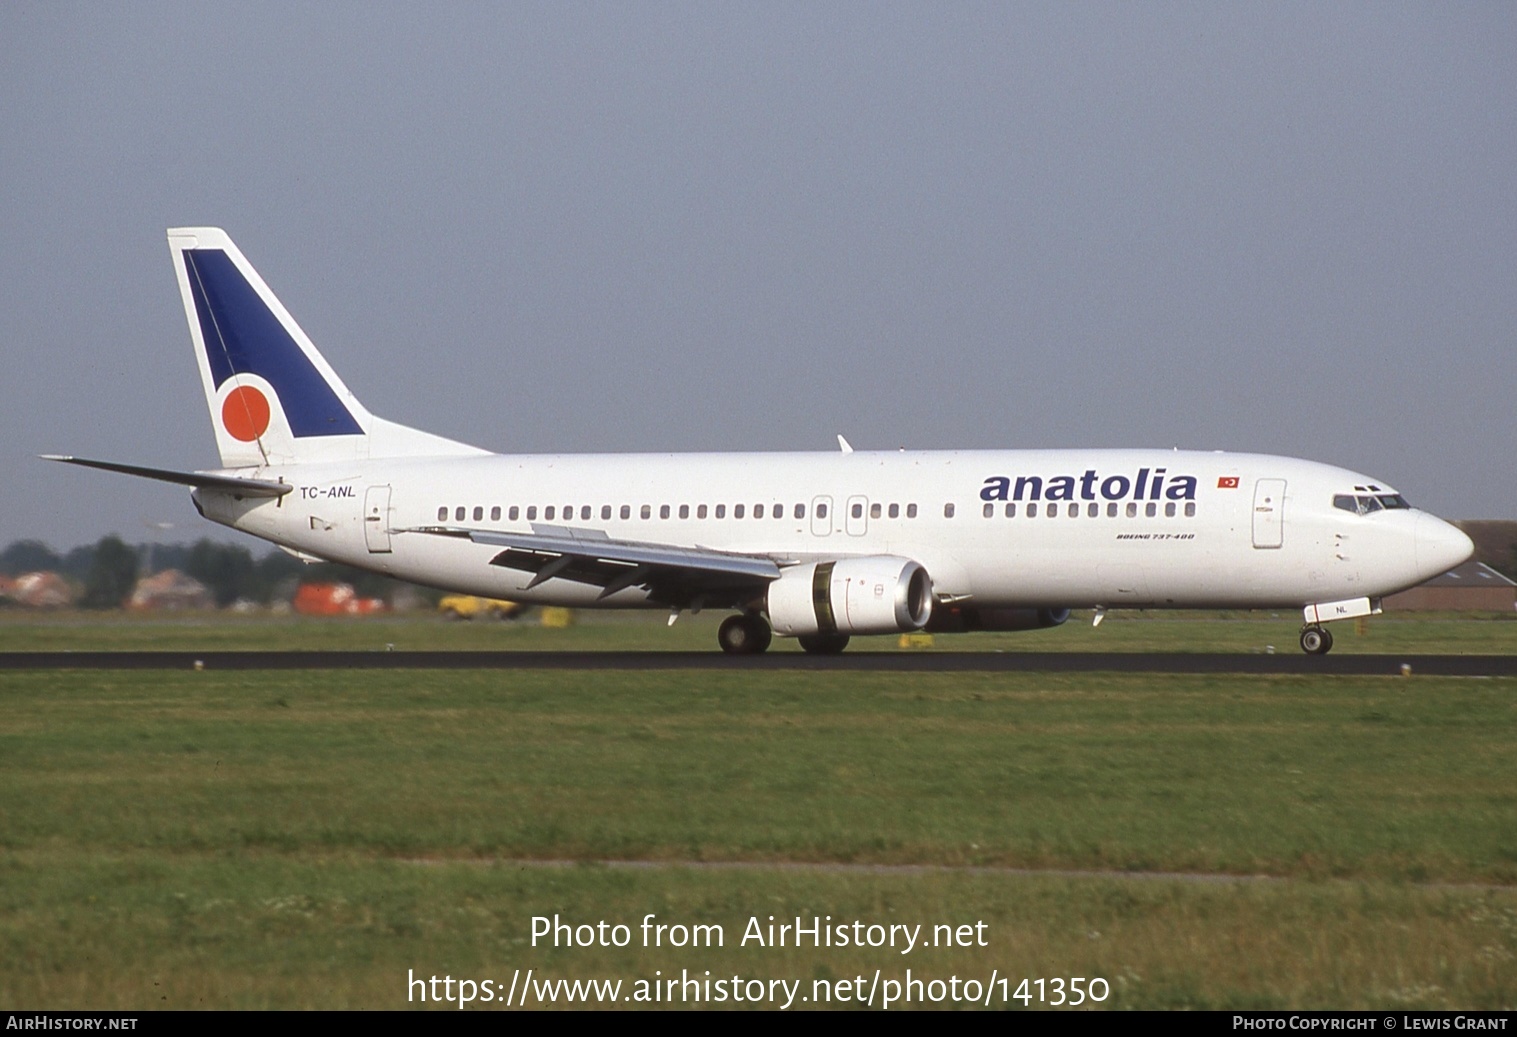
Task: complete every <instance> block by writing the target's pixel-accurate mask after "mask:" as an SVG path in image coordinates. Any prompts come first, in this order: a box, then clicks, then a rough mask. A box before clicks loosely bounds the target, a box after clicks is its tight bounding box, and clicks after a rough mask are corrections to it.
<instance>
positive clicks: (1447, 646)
mask: <svg viewBox="0 0 1517 1037" xmlns="http://www.w3.org/2000/svg"><path fill="white" fill-rule="evenodd" d="M726 615H727V613H719V612H706V613H702V614H701V615H698V616H690V615H684V616H681V617H680V619H679V621H678V622H677V623H676V624H675V625H674V626H673V627H669V626H668V625H667V614H666V613H661V612H579V613H576V622H575V625H574V626H571V627H569V628H568V629H562V630H556V629H545V628H544V627H542V626H541V625H540V623H539V616H538V613H536V612H529V613H528V614H527V616H526V617H525V618H523V619H521V620H518V621H515V622H498V621H474V622H457V621H449V620H445V619H442V618H440V617H437V616H432V615H429V614H425V613H422V614H410V615H392V616H382V617H364V618H347V617H343V618H314V617H305V616H293V615H286V616H277V615H268V614H262V615H253V616H231V615H223V614H218V613H189V614H164V615H141V614H131V613H91V612H60V613H35V612H19V611H9V612H0V651H10V652H18V651H19V652H25V651H151V650H157V651H172V650H180V651H237V650H260V649H271V648H283V649H288V650H297V651H323V650H324V651H335V650H372V651H383V650H384V649H386V648H387V647H393V648H395V649H397V650H401V651H426V650H435V651H444V650H452V651H487V650H488V651H499V650H524V651H525V650H533V651H699V652H711V651H715V650H716V628H717V626H718V625H719V624H720V623H721V621H722V620H723V619H724V618H725V617H726ZM1300 628H1301V618H1300V616H1299V615H1298V614H1296V613H1269V612H1256V613H1248V612H1115V613H1112V614H1111V615H1109V616H1108V617H1107V619H1106V621H1105V622H1104V623H1102V625H1101V626H1100V627H1098V628H1092V627H1091V625H1090V613H1088V612H1077V613H1075V615H1074V617H1073V618H1072V619H1071V620H1070V621H1069V622H1068V623H1066V624H1064V625H1063V626H1060V627H1055V628H1053V629H1049V630H1032V631H1021V632H1017V633H1005V634H984V633H980V634H939V635H937V636H936V637H935V639H934V640H935V644H934V647H933V648H932V649H929V650H932V651H958V652H976V651H997V652H999V651H1005V652H1018V651H1025V652H1058V651H1069V652H1265V651H1270V650H1278V651H1281V652H1299V651H1300V647H1299V645H1298V644H1297V640H1296V638H1297V635H1298V633H1299V632H1300ZM1332 630H1333V631H1334V636H1335V639H1336V644H1335V645H1334V648H1333V651H1334V652H1336V653H1354V652H1372V653H1380V652H1407V653H1418V654H1421V653H1435V654H1436V653H1446V652H1456V653H1466V654H1484V653H1492V654H1498V655H1500V654H1512V653H1514V652H1517V613H1513V614H1511V615H1508V614H1506V613H1469V614H1444V613H1399V614H1390V615H1384V616H1376V617H1373V618H1370V619H1368V620H1366V621H1365V622H1364V623H1363V624H1362V625H1358V626H1356V624H1355V623H1352V622H1345V623H1337V624H1333V625H1332ZM897 641H898V639H897V638H896V637H859V638H855V639H854V642H853V646H852V649H851V650H853V651H895V650H897ZM771 651H799V647H798V646H797V645H796V643H795V641H793V640H789V639H785V638H776V639H775V642H774V647H773V648H772V649H771Z"/></svg>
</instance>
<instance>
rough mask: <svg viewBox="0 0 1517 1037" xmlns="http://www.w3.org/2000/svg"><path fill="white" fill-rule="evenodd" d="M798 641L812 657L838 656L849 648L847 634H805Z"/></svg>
mask: <svg viewBox="0 0 1517 1037" xmlns="http://www.w3.org/2000/svg"><path fill="white" fill-rule="evenodd" d="M796 640H797V641H799V642H800V644H801V648H802V649H804V650H805V651H807V652H810V653H811V654H812V655H837V654H838V653H839V652H841V651H842V650H843V649H845V648H847V647H848V635H847V634H803V635H801V636H800V637H798V638H796Z"/></svg>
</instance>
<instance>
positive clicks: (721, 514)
mask: <svg viewBox="0 0 1517 1037" xmlns="http://www.w3.org/2000/svg"><path fill="white" fill-rule="evenodd" d="M716 517H717V518H726V517H727V505H725V504H718V505H717V506H716Z"/></svg>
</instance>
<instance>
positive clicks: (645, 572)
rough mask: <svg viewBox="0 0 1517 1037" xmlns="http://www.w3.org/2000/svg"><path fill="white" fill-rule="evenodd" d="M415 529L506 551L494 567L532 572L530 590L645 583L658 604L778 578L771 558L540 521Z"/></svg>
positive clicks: (608, 591) (607, 591)
mask: <svg viewBox="0 0 1517 1037" xmlns="http://www.w3.org/2000/svg"><path fill="white" fill-rule="evenodd" d="M415 532H418V533H430V534H432V535H434V536H452V537H460V538H467V539H469V540H471V541H473V542H474V543H476V544H484V545H486V546H489V547H500V548H503V549H504V550H502V551H501V552H500V553H499V554H497V555H496V556H495V557H494V558H492V559H491V560H490V564H491V565H498V566H501V567H502V568H506V569H516V570H518V571H520V572H530V573H532V574H533V578H532V581H531V583H530V584H529V585H528V586H529V587H535V586H537V585H538V584H540V583H543V582H546V581H547V580H550V579H564V580H573V581H575V582H576V583H585V584H589V585H591V586H595V587H600V588H601V594H600V596H601V597H602V598H606V597H609V596H611V595H612V594H615V593H616V592H618V591H621V590H625V589H627V588H628V587H633V586H643V587H646V588H647V589H648V592H649V594H650V596H651V597H653V598H654V599H655V600H658V601H663V602H667V603H683V602H688V601H690V600H692V599H694V598H696V597H698V596H703V597H705V598H707V599H708V600H712V601H713V603H714V602H715V600H716V599H719V598H721V597H723V596H724V595H726V594H732V595H738V594H741V593H742V592H744V591H751V590H754V589H757V588H760V587H763V586H764V585H766V584H768V583H769V582H770V581H772V580H777V579H779V576H780V567H779V565H778V563H776V562H775V561H774V560H773V559H770V558H762V557H757V556H754V555H743V554H734V553H732V552H728V551H716V550H712V549H710V548H704V547H676V546H673V545H669V544H650V543H642V542H639V541H632V540H613V539H611V538H610V537H608V536H606V534H605V533H603V532H600V531H598V530H581V529H571V528H566V527H560V526H535V527H533V531H532V532H531V533H507V532H499V531H496V530H480V529H457V528H449V527H433V528H424V529H418V530H415Z"/></svg>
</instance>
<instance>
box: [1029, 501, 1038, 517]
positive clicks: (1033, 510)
mask: <svg viewBox="0 0 1517 1037" xmlns="http://www.w3.org/2000/svg"><path fill="white" fill-rule="evenodd" d="M1027 517H1028V518H1037V517H1038V502H1037V501H1032V502H1031V503H1029V504H1028V505H1027Z"/></svg>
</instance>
